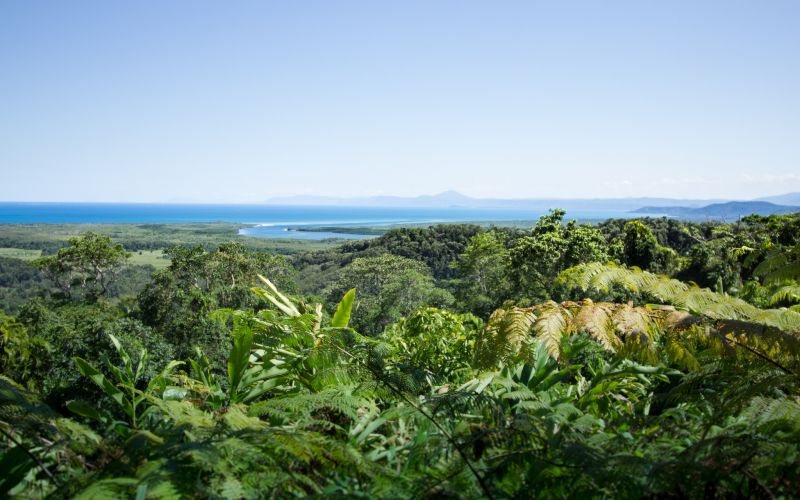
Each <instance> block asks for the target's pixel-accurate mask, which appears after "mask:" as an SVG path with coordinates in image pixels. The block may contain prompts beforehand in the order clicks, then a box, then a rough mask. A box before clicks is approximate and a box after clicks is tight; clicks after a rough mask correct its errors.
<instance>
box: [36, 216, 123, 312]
mask: <svg viewBox="0 0 800 500" xmlns="http://www.w3.org/2000/svg"><path fill="white" fill-rule="evenodd" d="M68 241H69V246H67V247H65V248H62V249H60V250H59V251H58V253H56V254H55V255H52V256H50V257H43V258H41V259H38V260H37V261H35V265H36V266H37V267H38V268H39V269H40V270H42V271H43V272H44V274H45V275H46V276H47V277H48V278H49V279H50V280H51V281H52V282H53V283H54V284H55V285H56V286H57V287H58V288H59V289H60V290H61V292H62V293H63V294H64V295H65V296H66V297H68V298H86V299H97V298H98V297H101V296H105V295H106V293H107V291H108V287H109V285H111V283H113V282H114V280H116V278H117V275H118V274H119V272H120V271H121V270H122V268H123V267H124V266H125V263H126V262H127V260H128V257H129V254H128V253H127V252H125V249H124V248H122V245H120V244H115V243H113V242H112V241H111V238H109V237H108V236H105V235H102V234H97V233H93V232H88V233H86V234H85V235H83V236H80V237H72V238H70V239H69V240H68Z"/></svg>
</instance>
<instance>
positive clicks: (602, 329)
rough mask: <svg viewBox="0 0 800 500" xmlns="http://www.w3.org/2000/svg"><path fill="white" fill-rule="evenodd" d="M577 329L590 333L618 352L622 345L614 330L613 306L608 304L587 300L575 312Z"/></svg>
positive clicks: (611, 349) (602, 343) (608, 347)
mask: <svg viewBox="0 0 800 500" xmlns="http://www.w3.org/2000/svg"><path fill="white" fill-rule="evenodd" d="M575 329H576V330H577V331H583V332H586V333H588V334H589V335H591V336H592V338H594V339H595V340H597V341H598V342H599V343H600V345H602V346H603V347H604V348H605V349H606V350H608V351H611V352H617V350H618V349H619V348H620V347H621V345H622V343H621V342H620V340H619V338H617V336H616V334H615V331H614V322H613V321H612V317H611V308H610V307H609V306H608V305H606V304H595V303H593V302H592V301H590V300H588V299H587V300H585V301H584V302H583V304H582V305H581V307H580V309H579V310H578V312H577V314H575Z"/></svg>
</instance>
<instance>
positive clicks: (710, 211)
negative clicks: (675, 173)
mask: <svg viewBox="0 0 800 500" xmlns="http://www.w3.org/2000/svg"><path fill="white" fill-rule="evenodd" d="M797 212H800V207H796V206H787V205H776V204H774V203H770V202H767V201H729V202H726V203H712V204H711V205H706V206H704V207H699V208H698V207H642V208H639V209H637V210H634V211H633V212H632V213H640V214H664V215H669V216H672V217H680V218H684V219H690V220H697V219H704V218H712V219H718V220H722V221H734V220H736V219H739V218H742V217H745V216H747V215H750V214H757V215H782V214H791V213H797Z"/></svg>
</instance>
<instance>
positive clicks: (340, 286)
mask: <svg viewBox="0 0 800 500" xmlns="http://www.w3.org/2000/svg"><path fill="white" fill-rule="evenodd" d="M350 288H355V289H356V290H357V298H356V304H355V307H354V308H353V325H354V327H355V328H356V329H358V330H359V331H361V332H363V333H365V334H369V335H377V334H378V333H380V332H382V331H383V329H384V328H385V327H386V326H387V325H388V324H390V323H392V322H394V321H396V320H398V319H400V318H401V317H403V316H406V315H407V314H409V313H411V312H413V311H416V310H417V309H419V308H420V307H422V306H425V305H429V306H443V305H448V304H450V303H451V302H452V300H453V299H452V296H451V295H450V294H449V293H448V292H447V291H445V290H442V289H439V288H436V285H435V283H434V281H433V277H432V276H431V274H430V271H429V270H428V269H427V267H426V266H425V264H423V263H421V262H418V261H415V260H411V259H406V258H404V257H397V256H395V255H380V256H377V257H363V258H358V259H355V260H354V261H353V262H352V263H350V264H349V265H347V266H346V267H344V268H343V269H342V270H341V271H339V273H338V276H337V279H336V280H335V281H334V282H333V284H331V285H330V286H329V287H328V289H327V290H326V292H325V296H326V297H328V298H331V300H330V301H329V302H331V303H333V302H335V301H336V300H337V299H336V297H341V296H343V295H344V293H345V292H346V291H347V290H349V289H350Z"/></svg>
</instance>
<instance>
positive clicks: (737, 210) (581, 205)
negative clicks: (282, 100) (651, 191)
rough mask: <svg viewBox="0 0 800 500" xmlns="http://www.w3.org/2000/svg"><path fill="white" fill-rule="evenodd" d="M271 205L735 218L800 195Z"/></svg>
mask: <svg viewBox="0 0 800 500" xmlns="http://www.w3.org/2000/svg"><path fill="white" fill-rule="evenodd" d="M266 203H267V204H270V205H316V206H321V205H322V206H351V207H370V206H372V207H413V208H499V209H520V210H536V211H543V210H548V209H550V208H563V209H565V210H568V211H570V210H597V211H622V212H632V213H641V214H651V215H652V214H658V215H665V216H671V217H680V218H687V219H706V218H714V219H722V220H735V219H737V218H739V217H742V216H745V215H749V214H753V213H755V214H759V215H769V214H784V213H792V212H800V193H787V194H782V195H778V196H768V197H764V198H759V199H756V200H745V201H733V200H718V199H706V200H698V199H688V200H687V199H677V198H646V197H642V198H591V199H581V198H520V199H501V198H472V197H470V196H465V195H463V194H461V193H459V192H457V191H445V192H443V193H439V194H435V195H423V196H415V197H403V196H370V197H362V198H336V197H328V196H288V197H281V198H271V199H269V200H267V202H266Z"/></svg>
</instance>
